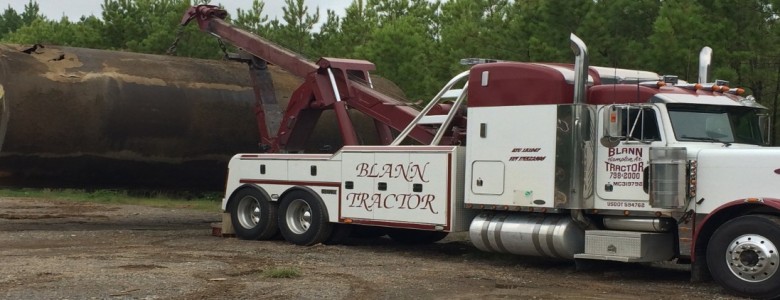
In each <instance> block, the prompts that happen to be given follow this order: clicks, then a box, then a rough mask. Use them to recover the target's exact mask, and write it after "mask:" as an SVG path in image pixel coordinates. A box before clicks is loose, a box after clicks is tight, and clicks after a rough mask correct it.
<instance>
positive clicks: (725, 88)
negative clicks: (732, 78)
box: [720, 85, 731, 93]
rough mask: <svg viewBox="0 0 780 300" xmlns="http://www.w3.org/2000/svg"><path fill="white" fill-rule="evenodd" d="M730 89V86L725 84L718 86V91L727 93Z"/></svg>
mask: <svg viewBox="0 0 780 300" xmlns="http://www.w3.org/2000/svg"><path fill="white" fill-rule="evenodd" d="M730 89H731V88H729V87H728V86H727V85H724V86H722V87H720V92H721V93H728V92H729V90H730Z"/></svg>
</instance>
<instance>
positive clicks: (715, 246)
mask: <svg viewBox="0 0 780 300" xmlns="http://www.w3.org/2000/svg"><path fill="white" fill-rule="evenodd" d="M778 246H780V218H778V217H775V216H768V215H748V216H742V217H739V218H736V219H733V220H731V221H728V222H726V223H725V224H723V225H722V226H721V227H720V228H718V230H716V231H715V233H714V234H713V236H712V239H710V241H709V244H707V265H708V266H709V269H710V273H711V274H712V278H713V279H715V281H716V282H718V283H719V284H720V285H721V286H723V287H724V288H726V289H727V290H729V291H730V292H732V293H734V294H737V295H740V296H744V297H754V298H761V299H775V298H778V297H780V272H778V268H780V253H778Z"/></svg>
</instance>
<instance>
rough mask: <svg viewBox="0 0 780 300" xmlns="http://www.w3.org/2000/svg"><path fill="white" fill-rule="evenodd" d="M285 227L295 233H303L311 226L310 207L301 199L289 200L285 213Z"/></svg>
mask: <svg viewBox="0 0 780 300" xmlns="http://www.w3.org/2000/svg"><path fill="white" fill-rule="evenodd" d="M285 220H286V221H287V227H289V228H290V231H292V232H293V233H295V234H303V233H305V232H306V231H307V230H309V227H310V226H311V207H310V206H309V204H308V203H306V201H304V200H303V199H295V200H293V201H292V202H290V206H288V207H287V213H285Z"/></svg>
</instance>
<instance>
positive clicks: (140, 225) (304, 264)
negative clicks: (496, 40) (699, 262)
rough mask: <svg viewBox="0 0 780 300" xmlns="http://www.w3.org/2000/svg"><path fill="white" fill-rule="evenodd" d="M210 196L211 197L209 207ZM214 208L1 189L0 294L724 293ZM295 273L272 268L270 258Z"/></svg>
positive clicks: (681, 273) (647, 272)
mask: <svg viewBox="0 0 780 300" xmlns="http://www.w3.org/2000/svg"><path fill="white" fill-rule="evenodd" d="M215 206H216V205H215ZM219 219H220V215H219V212H218V211H216V208H215V212H213V213H206V212H199V211H194V210H186V209H160V208H151V207H142V206H127V205H98V204H89V203H74V202H59V201H51V200H40V199H29V198H24V199H22V198H0V298H2V299H250V298H251V299H291V298H293V299H448V300H449V299H732V297H730V296H728V295H726V294H724V293H723V291H722V289H721V288H720V287H718V286H717V285H715V284H714V283H696V284H691V283H689V281H688V271H687V269H686V268H685V267H681V266H676V265H656V266H648V265H636V264H632V265H624V264H619V265H612V264H610V265H607V266H604V267H599V268H597V269H592V270H587V271H576V270H575V266H574V264H573V263H572V262H569V261H551V260H545V259H540V258H533V257H516V256H508V255H496V254H487V253H482V252H480V251H478V250H477V249H475V248H474V247H473V246H472V245H471V244H469V243H468V241H466V239H465V235H463V234H455V235H450V236H449V237H447V238H446V239H445V240H443V241H441V242H438V243H436V244H432V245H426V246H404V245H399V244H395V243H393V242H392V241H390V240H389V239H387V238H377V239H369V240H357V239H353V240H349V241H348V243H347V245H337V246H325V245H315V246H312V247H300V246H294V245H291V244H288V243H286V242H284V241H242V240H238V239H233V238H218V237H214V236H211V227H210V223H212V222H217V221H218V220H219ZM285 267H287V268H295V269H297V270H299V271H300V276H299V277H296V278H270V277H269V276H266V275H265V274H267V273H264V272H265V271H267V270H272V269H276V268H285Z"/></svg>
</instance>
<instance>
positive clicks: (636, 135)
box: [622, 108, 661, 141]
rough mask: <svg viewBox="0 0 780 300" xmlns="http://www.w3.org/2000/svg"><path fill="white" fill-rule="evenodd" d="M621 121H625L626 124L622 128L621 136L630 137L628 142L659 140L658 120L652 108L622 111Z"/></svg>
mask: <svg viewBox="0 0 780 300" xmlns="http://www.w3.org/2000/svg"><path fill="white" fill-rule="evenodd" d="M626 115H627V117H626ZM623 120H626V124H625V125H624V126H623V132H622V133H623V136H628V137H630V140H635V141H636V140H638V141H660V140H661V131H660V130H659V128H658V118H657V116H656V114H655V111H654V110H653V109H652V108H641V109H630V110H628V111H626V110H624V111H623Z"/></svg>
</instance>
